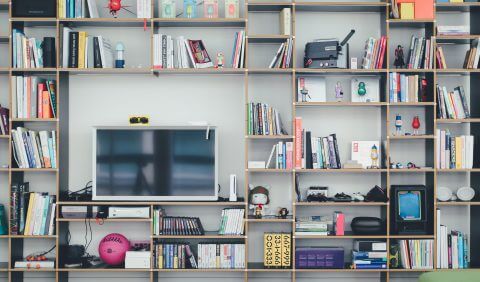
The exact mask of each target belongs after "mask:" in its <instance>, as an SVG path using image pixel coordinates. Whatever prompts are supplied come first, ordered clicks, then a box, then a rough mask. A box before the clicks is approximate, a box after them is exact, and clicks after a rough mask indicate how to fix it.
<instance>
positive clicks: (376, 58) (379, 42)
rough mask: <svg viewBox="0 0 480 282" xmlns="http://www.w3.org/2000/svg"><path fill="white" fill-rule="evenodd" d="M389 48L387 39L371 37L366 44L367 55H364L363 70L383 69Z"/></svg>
mask: <svg viewBox="0 0 480 282" xmlns="http://www.w3.org/2000/svg"><path fill="white" fill-rule="evenodd" d="M386 47H387V37H386V36H382V37H380V39H376V38H373V37H370V38H368V39H367V41H366V42H365V54H364V55H363V60H362V68H363V69H381V68H383V62H384V57H385V49H386Z"/></svg>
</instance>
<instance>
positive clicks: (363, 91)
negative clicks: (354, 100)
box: [357, 81, 367, 102]
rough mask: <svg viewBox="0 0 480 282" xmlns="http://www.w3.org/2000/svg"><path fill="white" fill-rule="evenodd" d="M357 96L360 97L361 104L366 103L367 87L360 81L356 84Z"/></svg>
mask: <svg viewBox="0 0 480 282" xmlns="http://www.w3.org/2000/svg"><path fill="white" fill-rule="evenodd" d="M357 94H358V96H360V97H361V98H362V99H361V100H362V101H363V102H366V101H365V99H366V97H367V85H366V84H365V82H363V81H360V82H359V83H358V90H357Z"/></svg>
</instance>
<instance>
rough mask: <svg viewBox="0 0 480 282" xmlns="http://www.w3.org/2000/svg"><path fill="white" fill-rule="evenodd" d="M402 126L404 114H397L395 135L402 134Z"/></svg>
mask: <svg viewBox="0 0 480 282" xmlns="http://www.w3.org/2000/svg"><path fill="white" fill-rule="evenodd" d="M402 126H403V121H402V116H401V115H399V114H397V116H396V117H395V135H396V136H400V135H402Z"/></svg>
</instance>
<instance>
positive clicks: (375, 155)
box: [368, 144, 379, 168]
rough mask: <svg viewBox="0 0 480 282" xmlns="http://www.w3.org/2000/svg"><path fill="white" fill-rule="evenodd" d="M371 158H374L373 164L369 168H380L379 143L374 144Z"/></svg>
mask: <svg viewBox="0 0 480 282" xmlns="http://www.w3.org/2000/svg"><path fill="white" fill-rule="evenodd" d="M370 158H371V159H372V165H371V166H370V167H368V168H379V166H378V148H377V145H375V144H374V145H373V146H372V151H371V153H370Z"/></svg>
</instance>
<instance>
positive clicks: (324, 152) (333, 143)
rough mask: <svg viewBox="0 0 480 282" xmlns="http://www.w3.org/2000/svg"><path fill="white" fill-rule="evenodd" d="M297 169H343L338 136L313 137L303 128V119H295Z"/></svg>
mask: <svg viewBox="0 0 480 282" xmlns="http://www.w3.org/2000/svg"><path fill="white" fill-rule="evenodd" d="M295 138H296V140H297V142H296V148H295V168H297V169H303V168H306V169H339V168H342V163H341V161H340V153H339V151H338V143H337V136H336V134H330V135H328V136H326V137H315V136H312V133H311V132H310V131H307V130H305V129H303V128H302V118H301V117H296V118H295Z"/></svg>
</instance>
